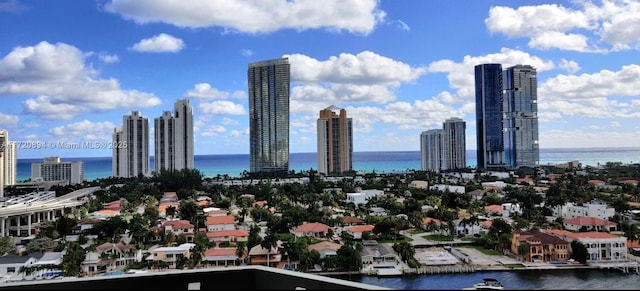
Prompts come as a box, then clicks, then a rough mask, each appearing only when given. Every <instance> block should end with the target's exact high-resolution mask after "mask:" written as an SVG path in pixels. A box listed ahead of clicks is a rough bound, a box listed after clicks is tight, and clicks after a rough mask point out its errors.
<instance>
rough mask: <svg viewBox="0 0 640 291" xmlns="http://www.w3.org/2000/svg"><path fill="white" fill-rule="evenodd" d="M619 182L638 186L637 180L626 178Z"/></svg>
mask: <svg viewBox="0 0 640 291" xmlns="http://www.w3.org/2000/svg"><path fill="white" fill-rule="evenodd" d="M620 182H621V183H625V184H631V185H633V186H638V180H633V179H628V180H622V181H620Z"/></svg>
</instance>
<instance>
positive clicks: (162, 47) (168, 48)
mask: <svg viewBox="0 0 640 291" xmlns="http://www.w3.org/2000/svg"><path fill="white" fill-rule="evenodd" d="M183 48H184V41H182V40H181V39H179V38H176V37H173V36H171V35H168V34H166V33H161V34H158V35H155V36H154V37H151V38H145V39H142V40H141V41H139V42H138V43H136V44H134V45H133V46H132V47H131V50H134V51H137V52H152V53H164V52H171V53H176V52H179V51H181V50H182V49H183Z"/></svg>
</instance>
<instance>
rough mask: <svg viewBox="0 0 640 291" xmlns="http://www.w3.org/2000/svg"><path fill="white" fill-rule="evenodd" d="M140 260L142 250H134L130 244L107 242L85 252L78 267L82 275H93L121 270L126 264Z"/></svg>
mask: <svg viewBox="0 0 640 291" xmlns="http://www.w3.org/2000/svg"><path fill="white" fill-rule="evenodd" d="M141 260H142V251H140V250H138V251H135V250H134V248H133V247H132V246H131V245H125V244H124V243H122V242H119V243H110V242H107V243H103V244H101V245H99V246H97V247H96V250H95V251H89V252H87V253H86V254H85V259H84V261H82V262H81V263H80V269H81V271H82V273H83V274H84V275H87V276H93V275H96V274H102V273H106V272H114V271H119V270H123V269H124V268H125V267H126V266H127V265H128V264H130V263H133V262H140V261H141Z"/></svg>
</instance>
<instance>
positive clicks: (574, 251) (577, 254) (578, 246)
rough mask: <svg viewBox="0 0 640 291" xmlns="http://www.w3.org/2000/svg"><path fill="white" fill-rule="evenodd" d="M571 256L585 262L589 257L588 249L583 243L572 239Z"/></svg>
mask: <svg viewBox="0 0 640 291" xmlns="http://www.w3.org/2000/svg"><path fill="white" fill-rule="evenodd" d="M571 258H572V259H574V260H576V261H578V262H580V263H582V264H585V263H587V260H588V259H589V250H588V249H587V247H586V246H585V245H584V244H583V243H581V242H579V241H577V240H574V241H572V242H571Z"/></svg>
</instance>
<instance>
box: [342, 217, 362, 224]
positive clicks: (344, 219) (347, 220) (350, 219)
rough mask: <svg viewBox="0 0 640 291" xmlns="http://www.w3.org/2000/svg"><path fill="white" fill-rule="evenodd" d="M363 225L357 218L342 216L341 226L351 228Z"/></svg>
mask: <svg viewBox="0 0 640 291" xmlns="http://www.w3.org/2000/svg"><path fill="white" fill-rule="evenodd" d="M362 224H364V220H362V219H361V218H360V217H357V216H351V215H348V216H342V225H346V226H352V225H362Z"/></svg>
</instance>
